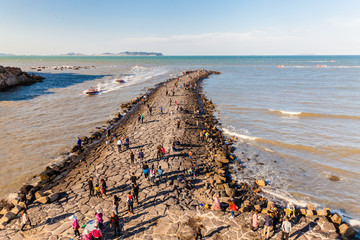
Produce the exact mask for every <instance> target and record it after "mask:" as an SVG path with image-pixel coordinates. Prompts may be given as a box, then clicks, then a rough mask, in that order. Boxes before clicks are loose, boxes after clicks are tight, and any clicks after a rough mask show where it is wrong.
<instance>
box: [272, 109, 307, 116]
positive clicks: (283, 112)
mask: <svg viewBox="0 0 360 240" xmlns="http://www.w3.org/2000/svg"><path fill="white" fill-rule="evenodd" d="M269 111H271V112H278V113H281V114H284V115H300V114H301V113H302V112H292V111H283V110H273V109H269Z"/></svg>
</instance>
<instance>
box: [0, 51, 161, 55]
mask: <svg viewBox="0 0 360 240" xmlns="http://www.w3.org/2000/svg"><path fill="white" fill-rule="evenodd" d="M0 56H22V55H15V54H6V53H0ZM30 56H31V55H30ZM34 56H35V55H34ZM52 56H163V54H162V53H157V52H129V51H126V52H120V53H100V54H91V55H88V54H83V53H76V52H69V53H65V54H59V55H52Z"/></svg>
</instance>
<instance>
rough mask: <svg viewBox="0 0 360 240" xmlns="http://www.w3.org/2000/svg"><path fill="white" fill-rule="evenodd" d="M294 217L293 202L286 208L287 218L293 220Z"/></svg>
mask: <svg viewBox="0 0 360 240" xmlns="http://www.w3.org/2000/svg"><path fill="white" fill-rule="evenodd" d="M292 215H293V216H295V206H294V204H293V203H292V202H289V203H288V204H287V206H286V216H289V217H290V218H291V216H292Z"/></svg>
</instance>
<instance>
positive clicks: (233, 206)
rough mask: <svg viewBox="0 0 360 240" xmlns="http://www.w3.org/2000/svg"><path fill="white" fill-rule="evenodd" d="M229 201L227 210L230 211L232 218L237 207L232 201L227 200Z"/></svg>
mask: <svg viewBox="0 0 360 240" xmlns="http://www.w3.org/2000/svg"><path fill="white" fill-rule="evenodd" d="M228 203H229V211H230V212H231V217H230V218H234V217H235V216H234V214H235V212H236V211H237V207H236V204H235V203H234V202H233V201H230V200H229V201H228Z"/></svg>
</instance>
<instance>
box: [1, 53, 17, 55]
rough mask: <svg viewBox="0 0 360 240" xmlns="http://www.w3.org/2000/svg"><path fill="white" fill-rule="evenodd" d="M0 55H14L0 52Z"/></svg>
mask: <svg viewBox="0 0 360 240" xmlns="http://www.w3.org/2000/svg"><path fill="white" fill-rule="evenodd" d="M0 56H15V55H14V54H7V53H0Z"/></svg>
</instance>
